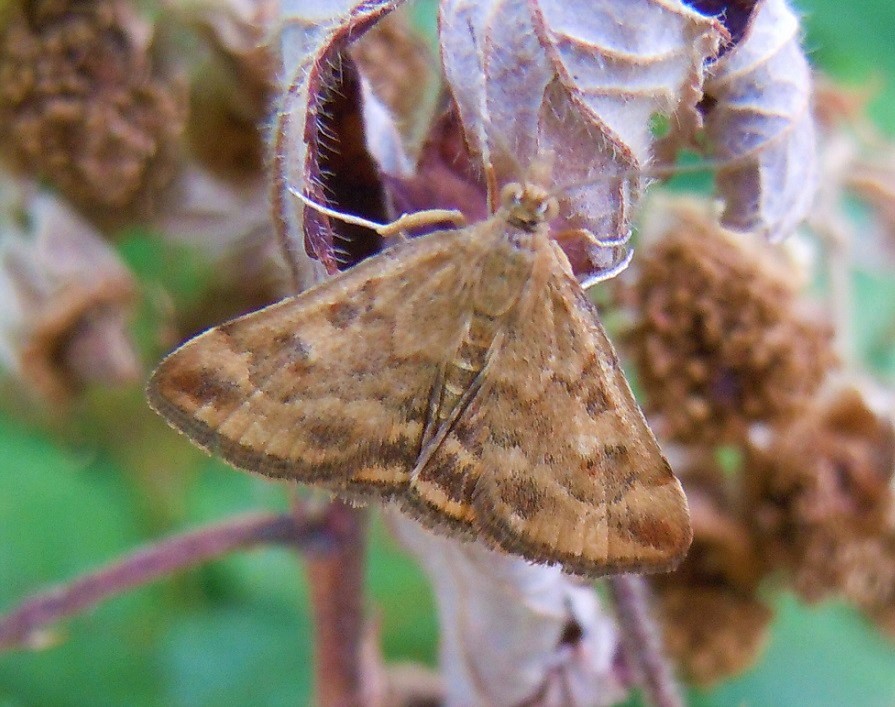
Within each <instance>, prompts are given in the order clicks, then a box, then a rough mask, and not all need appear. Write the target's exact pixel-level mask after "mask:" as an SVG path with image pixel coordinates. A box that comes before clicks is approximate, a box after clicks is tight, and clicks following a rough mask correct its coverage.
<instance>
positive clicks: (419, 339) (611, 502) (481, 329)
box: [148, 184, 692, 577]
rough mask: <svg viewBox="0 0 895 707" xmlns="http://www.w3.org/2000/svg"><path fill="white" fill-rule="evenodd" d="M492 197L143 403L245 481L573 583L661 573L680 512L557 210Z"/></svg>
mask: <svg viewBox="0 0 895 707" xmlns="http://www.w3.org/2000/svg"><path fill="white" fill-rule="evenodd" d="M501 198H502V206H501V208H500V209H499V210H498V211H497V213H496V214H494V215H493V216H492V217H491V218H489V219H487V220H485V221H483V222H481V223H478V224H475V225H473V226H468V227H464V228H457V229H453V230H444V231H438V232H435V233H431V234H429V235H426V236H422V237H420V238H416V239H412V240H405V241H402V242H400V243H398V244H397V245H395V246H393V247H391V248H389V249H387V250H385V251H383V252H382V253H380V254H378V255H376V256H375V257H372V258H370V259H368V260H366V261H364V262H362V263H360V264H359V265H357V266H355V267H353V268H352V269H350V270H348V271H346V272H344V273H341V274H340V275H338V276H336V277H333V278H332V279H330V280H327V281H326V282H323V283H321V284H319V285H317V286H315V287H313V288H311V289H310V290H307V291H306V292H303V293H302V294H300V295H298V296H295V297H291V298H288V299H285V300H283V301H282V302H279V303H277V304H274V305H272V306H270V307H267V308H266V309H262V310H260V311H258V312H254V313H252V314H248V315H246V316H243V317H240V318H238V319H235V320H233V321H231V322H229V323H227V324H223V325H221V326H218V327H215V328H213V329H211V330H209V331H207V332H205V333H204V334H202V335H200V336H197V337H196V338H194V339H192V340H191V341H189V342H187V343H186V344H184V345H183V346H182V347H181V348H179V349H178V350H176V351H175V352H174V353H172V354H171V355H170V356H168V357H167V358H166V359H165V360H164V361H163V362H162V364H161V365H160V366H159V367H158V369H157V370H156V371H155V373H154V375H153V377H152V380H151V381H150V383H149V387H148V395H149V400H150V403H151V405H152V407H153V408H155V410H157V411H158V412H159V413H160V414H162V415H163V416H164V417H165V418H166V419H167V420H168V422H169V423H170V424H171V425H173V426H174V427H175V428H177V429H178V430H180V431H181V432H183V433H184V434H185V435H186V436H187V437H189V438H190V439H191V440H192V441H193V442H194V443H195V444H197V445H199V446H200V447H202V448H204V449H205V450H207V451H208V452H210V453H212V454H214V455H217V456H220V457H222V458H223V459H225V460H226V461H227V462H229V463H230V464H232V465H233V466H235V467H237V468H240V469H245V470H248V471H252V472H256V473H260V474H264V475H266V476H271V477H276V478H284V479H292V480H295V481H300V482H303V483H309V484H314V485H317V486H323V487H325V488H327V489H330V490H332V491H333V492H335V493H337V494H339V495H342V496H345V497H348V498H349V499H353V500H367V499H369V498H374V497H375V498H381V499H386V500H393V501H396V502H397V503H398V505H399V506H400V507H401V508H402V509H403V510H404V511H405V512H407V513H409V514H410V515H412V516H413V517H415V518H417V519H418V520H419V521H421V522H422V523H423V524H425V525H426V526H428V527H430V528H432V529H434V530H436V531H439V532H443V533H447V534H449V535H455V536H459V537H462V538H465V539H470V538H479V539H481V540H484V541H485V542H486V543H488V544H489V545H491V546H493V547H495V548H499V549H501V550H504V551H506V552H510V553H516V554H519V555H522V556H523V557H525V558H527V559H529V560H532V561H534V562H541V563H551V564H553V563H558V564H560V565H561V566H562V568H563V569H564V570H565V571H567V572H571V573H574V574H581V575H588V576H592V577H597V576H602V575H607V574H613V573H618V572H659V571H664V570H669V569H671V568H673V567H674V566H675V565H677V563H678V562H679V561H680V560H681V559H682V558H683V556H684V555H685V554H686V551H687V548H688V547H689V545H690V540H691V536H692V533H691V529H690V518H689V513H688V510H687V502H686V498H685V497H684V493H683V490H682V489H681V485H680V483H679V482H678V481H677V479H676V478H675V477H674V475H673V474H672V472H671V469H670V468H669V466H668V463H667V462H666V460H665V458H664V457H663V456H662V453H661V451H660V450H659V446H658V444H657V442H656V439H655V437H654V436H653V434H652V432H651V431H650V429H649V427H647V424H646V421H645V420H644V417H643V414H642V413H641V411H640V408H639V407H638V406H637V403H636V402H635V400H634V397H633V395H632V394H631V390H630V388H629V387H628V383H627V381H626V380H625V378H624V375H623V374H622V372H621V370H620V368H619V363H618V358H617V357H616V353H615V351H614V349H613V347H612V344H611V343H610V342H609V340H608V339H607V337H606V334H605V333H604V331H603V328H602V326H601V325H600V321H599V319H598V317H597V312H596V309H595V307H594V305H593V304H592V303H591V301H590V300H589V299H588V297H587V295H586V294H585V293H584V291H583V289H582V288H581V286H580V285H579V283H578V281H577V280H576V279H575V276H574V275H573V273H572V269H571V266H570V265H569V261H568V259H567V257H566V255H565V253H564V252H563V251H562V249H561V248H560V247H559V246H558V245H557V244H556V243H555V242H554V241H553V240H551V238H550V237H549V234H548V226H547V222H548V221H549V220H550V219H551V218H553V217H554V216H555V214H556V210H557V203H556V201H555V199H553V198H552V197H550V196H549V195H548V194H547V193H546V192H545V191H544V190H543V189H541V188H539V187H536V186H532V185H526V186H524V187H523V186H520V185H518V184H511V185H507V187H505V188H504V190H503V192H502V195H501Z"/></svg>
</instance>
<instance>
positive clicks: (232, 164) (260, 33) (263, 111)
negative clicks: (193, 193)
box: [178, 0, 277, 181]
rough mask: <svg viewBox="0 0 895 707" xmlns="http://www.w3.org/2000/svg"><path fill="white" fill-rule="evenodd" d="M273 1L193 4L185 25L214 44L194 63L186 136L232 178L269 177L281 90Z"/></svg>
mask: <svg viewBox="0 0 895 707" xmlns="http://www.w3.org/2000/svg"><path fill="white" fill-rule="evenodd" d="M275 4H276V3H275V2H272V0H253V1H252V2H240V1H234V2H220V0H210V1H208V2H196V3H189V4H187V5H185V6H183V7H179V8H178V9H179V11H180V14H181V16H182V17H183V19H184V22H185V24H187V25H188V26H189V27H191V28H193V29H195V31H196V33H197V34H199V35H200V37H202V39H204V40H205V45H206V47H207V49H208V51H207V52H206V54H205V56H204V57H203V60H202V61H201V63H199V64H198V65H197V66H195V67H193V69H192V71H193V75H194V76H193V80H192V81H191V83H190V111H189V119H188V121H187V125H186V138H187V140H188V142H189V149H190V153H191V155H192V156H193V157H195V158H196V159H197V160H198V161H199V162H201V164H202V165H203V167H205V168H206V169H209V170H211V171H213V172H214V173H215V174H216V175H218V176H220V177H224V178H227V179H229V180H232V181H245V180H246V179H247V178H248V179H252V178H255V179H258V178H262V179H263V176H264V172H263V170H264V161H265V146H264V139H265V135H264V130H263V127H264V124H265V121H266V120H267V118H268V117H269V115H270V113H271V111H272V106H273V101H274V95H275V91H276V71H277V64H276V56H275V53H274V52H273V51H271V47H270V45H269V43H268V42H267V41H266V40H267V35H268V33H269V31H270V23H271V15H272V14H273V13H274V12H275Z"/></svg>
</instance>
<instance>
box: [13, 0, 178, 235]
mask: <svg viewBox="0 0 895 707" xmlns="http://www.w3.org/2000/svg"><path fill="white" fill-rule="evenodd" d="M4 19H5V22H4V24H3V27H2V29H0V129H2V131H3V134H4V136H5V137H6V140H5V141H4V149H5V150H6V151H8V156H9V157H11V158H12V159H13V160H14V161H15V162H17V163H18V164H19V166H20V167H21V168H22V169H23V170H25V171H27V172H28V173H31V174H37V175H39V176H41V177H43V178H46V179H48V180H50V181H51V182H52V183H53V184H54V186H56V188H57V189H59V191H61V192H62V193H63V194H65V195H66V196H67V197H68V198H69V199H70V200H72V201H73V202H74V203H76V204H77V205H78V206H80V207H81V208H82V209H84V210H87V211H90V212H95V211H96V210H103V211H104V212H105V213H106V215H107V216H108V212H109V211H110V210H112V209H115V210H120V209H122V208H126V207H131V206H134V205H135V204H136V203H137V202H139V201H140V200H141V199H142V198H146V197H148V196H149V195H150V193H152V192H154V191H155V190H157V189H159V188H160V187H161V186H163V185H164V184H166V183H167V182H168V180H169V179H170V177H171V176H172V174H173V164H172V163H173V160H174V155H175V152H176V148H175V146H176V142H177V140H178V138H179V135H180V132H181V129H182V126H183V121H184V115H185V110H184V107H185V106H184V103H185V96H183V95H182V91H180V87H179V86H178V85H177V84H176V83H174V82H171V81H169V80H167V79H166V78H164V77H162V76H160V75H159V73H158V72H157V71H156V68H155V67H154V66H153V64H152V61H151V59H150V56H149V53H148V46H147V42H146V40H145V38H146V36H147V33H146V28H145V25H144V24H143V23H142V22H141V21H140V20H139V19H138V18H137V17H135V16H134V15H133V14H132V12H131V10H130V6H129V5H128V4H126V3H123V2H119V1H116V0H98V1H96V2H93V1H91V2H86V1H84V0H68V1H62V0H55V1H54V2H48V1H45V0H44V1H41V0H38V1H36V2H14V3H11V4H10V6H9V7H8V8H7V10H6V16H5V17H4ZM116 217H118V218H120V215H119V214H116Z"/></svg>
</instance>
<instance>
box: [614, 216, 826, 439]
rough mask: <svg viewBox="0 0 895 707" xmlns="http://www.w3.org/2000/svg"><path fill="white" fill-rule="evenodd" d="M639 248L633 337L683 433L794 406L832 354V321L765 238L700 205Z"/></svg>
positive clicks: (657, 394) (700, 435)
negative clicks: (725, 225) (802, 294)
mask: <svg viewBox="0 0 895 707" xmlns="http://www.w3.org/2000/svg"><path fill="white" fill-rule="evenodd" d="M669 221H670V226H668V227H667V230H666V231H665V232H664V234H663V235H662V236H661V237H660V238H659V239H658V240H657V241H656V242H655V243H654V244H653V245H652V246H651V247H649V248H648V249H646V250H645V251H644V252H643V254H642V256H641V259H640V268H639V271H638V273H637V278H636V281H635V282H634V283H633V287H632V288H631V289H630V291H629V293H628V294H629V295H630V301H631V304H632V305H633V307H634V309H635V310H636V311H637V314H638V316H639V320H638V321H637V322H636V324H635V326H634V327H633V329H632V331H631V332H630V333H629V335H628V336H627V339H626V344H627V346H628V350H629V351H630V352H631V353H632V354H633V358H634V360H635V362H636V365H637V370H638V373H639V374H640V380H641V382H642V384H643V388H644V392H645V396H646V403H647V407H648V408H649V409H650V410H652V411H654V412H656V413H659V414H661V416H662V421H663V422H664V424H665V425H666V426H667V427H666V433H667V434H668V436H670V437H672V438H674V439H677V440H681V441H693V440H702V441H706V440H709V441H732V442H735V441H738V440H742V439H744V437H745V433H746V431H747V429H748V426H749V424H750V423H752V422H755V421H774V420H780V419H787V418H791V417H792V416H793V415H795V414H796V413H797V412H798V411H799V410H801V409H803V408H804V407H805V405H806V404H807V403H808V402H809V400H810V398H811V396H812V395H813V393H814V392H815V391H816V390H817V388H818V386H819V385H820V383H821V381H822V380H823V379H824V377H825V375H826V373H827V371H828V370H829V369H830V368H831V367H832V366H833V364H834V362H835V356H834V353H833V351H832V348H831V339H832V331H831V329H830V327H829V326H828V325H827V324H826V323H824V322H823V321H821V320H820V318H819V317H818V316H817V313H816V312H814V311H813V310H812V309H811V307H810V304H809V303H808V302H806V301H805V300H803V299H800V298H799V297H798V295H797V293H796V291H795V289H794V287H793V285H792V279H793V278H792V274H791V273H790V272H789V271H788V270H787V269H786V268H784V267H782V265H781V263H780V262H779V261H778V260H776V259H775V258H774V257H772V256H773V254H772V253H770V252H769V250H768V248H770V246H766V244H764V243H763V242H759V241H757V239H751V240H746V239H743V238H740V237H738V236H737V235H736V234H732V233H729V232H726V231H724V230H723V229H721V228H720V227H719V226H717V225H716V223H715V222H713V220H712V219H711V218H710V217H709V216H707V215H705V213H704V212H701V211H700V210H699V209H698V208H697V207H695V206H692V205H682V204H679V205H677V206H675V207H674V208H672V209H669V213H668V218H666V219H665V221H664V223H668V222H669Z"/></svg>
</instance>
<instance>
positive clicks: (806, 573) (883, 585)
mask: <svg viewBox="0 0 895 707" xmlns="http://www.w3.org/2000/svg"><path fill="white" fill-rule="evenodd" d="M893 472H895V429H893V425H892V422H891V421H890V420H887V419H885V418H883V417H880V416H878V415H877V414H876V413H875V412H873V410H871V409H870V407H868V405H867V403H866V402H865V400H864V398H863V396H862V395H861V394H860V393H858V392H857V391H855V390H850V389H846V390H844V391H841V392H839V393H838V394H837V395H836V396H835V397H833V399H832V400H830V401H825V402H819V403H818V404H817V405H816V406H815V407H814V408H813V409H812V410H811V411H810V412H809V413H808V414H806V415H805V416H804V417H803V418H801V419H799V420H798V421H796V422H794V423H793V424H791V425H789V426H788V427H785V428H782V429H780V430H778V431H777V432H776V434H775V435H774V437H773V439H772V440H771V442H770V444H768V445H767V446H766V447H765V448H760V447H759V446H758V445H752V446H751V448H750V450H749V454H748V458H747V460H746V473H745V476H744V478H745V483H746V499H747V504H748V507H749V508H750V514H749V517H750V518H751V520H752V523H753V525H754V532H755V533H756V535H757V537H758V538H759V542H760V543H761V545H762V549H763V553H764V555H765V556H766V557H767V559H768V560H769V562H770V563H771V564H772V565H774V566H776V567H779V568H782V569H784V570H787V572H788V574H789V575H790V576H791V577H792V581H793V583H794V585H795V588H796V590H797V591H798V592H799V594H800V595H801V596H802V597H803V598H805V599H806V600H809V601H816V600H820V599H823V598H825V597H827V596H829V595H831V594H841V595H844V596H847V597H849V598H851V599H853V600H854V601H856V602H857V603H858V604H859V605H862V606H865V607H869V606H873V605H876V604H877V603H879V601H880V600H885V599H886V598H887V597H888V598H889V600H890V601H891V598H892V593H893V591H895V589H893V588H895V530H893V526H892V517H893V516H892V511H893V498H892V490H891V480H892V475H893Z"/></svg>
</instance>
